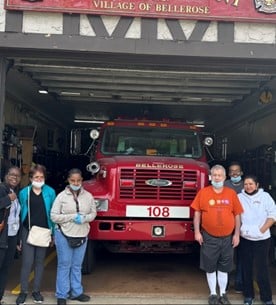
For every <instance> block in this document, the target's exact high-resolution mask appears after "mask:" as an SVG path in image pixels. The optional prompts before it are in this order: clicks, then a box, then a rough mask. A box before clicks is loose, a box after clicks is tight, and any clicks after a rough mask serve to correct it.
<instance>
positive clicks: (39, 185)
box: [32, 181, 45, 189]
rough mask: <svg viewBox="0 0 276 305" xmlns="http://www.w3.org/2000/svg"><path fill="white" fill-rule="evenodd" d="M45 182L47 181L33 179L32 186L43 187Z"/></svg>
mask: <svg viewBox="0 0 276 305" xmlns="http://www.w3.org/2000/svg"><path fill="white" fill-rule="evenodd" d="M44 184H45V181H33V182H32V186H33V187H35V188H38V189H41V188H42V186H43V185H44Z"/></svg>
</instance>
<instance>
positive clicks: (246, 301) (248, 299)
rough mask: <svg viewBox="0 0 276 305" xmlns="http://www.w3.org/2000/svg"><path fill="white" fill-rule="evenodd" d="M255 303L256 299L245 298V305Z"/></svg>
mask: <svg viewBox="0 0 276 305" xmlns="http://www.w3.org/2000/svg"><path fill="white" fill-rule="evenodd" d="M253 303H254V299H253V298H245V299H244V302H243V305H252V304H253Z"/></svg>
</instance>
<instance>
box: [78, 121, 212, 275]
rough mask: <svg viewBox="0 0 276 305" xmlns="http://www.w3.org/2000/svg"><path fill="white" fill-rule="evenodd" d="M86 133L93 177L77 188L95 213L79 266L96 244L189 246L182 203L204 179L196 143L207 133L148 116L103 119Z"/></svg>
mask: <svg viewBox="0 0 276 305" xmlns="http://www.w3.org/2000/svg"><path fill="white" fill-rule="evenodd" d="M90 135H91V137H92V138H93V139H94V141H95V149H94V154H93V157H94V161H93V162H91V163H90V164H88V166H87V170H88V171H90V172H91V173H92V174H93V178H92V179H91V180H87V181H85V182H84V183H83V186H84V188H85V189H86V190H88V191H89V192H91V193H92V194H93V196H94V198H95V200H96V205H97V211H98V214H97V218H96V220H95V221H93V222H92V223H91V230H90V234H89V243H88V247H87V253H86V257H85V260H84V263H83V272H84V273H89V272H90V271H91V270H92V268H93V265H94V259H95V257H94V256H95V248H96V246H97V245H99V244H100V245H101V246H104V247H105V248H106V249H108V250H109V251H112V252H164V253H166V252H175V253H176V252H179V253H187V252H190V251H191V249H192V248H193V247H194V246H195V242H194V232H193V221H192V218H193V211H192V210H191V208H190V204H191V202H192V200H193V198H194V197H195V195H196V194H197V192H198V191H199V190H200V189H201V188H203V187H204V186H206V185H207V184H208V182H209V166H208V164H207V161H206V155H205V149H204V145H208V144H211V142H212V141H211V138H205V139H203V138H202V136H201V132H200V129H199V128H198V127H196V126H194V125H189V124H184V123H179V122H169V121H160V122H159V121H148V120H114V121H109V122H106V123H105V124H103V125H102V126H101V128H100V132H98V131H97V130H96V129H95V130H92V131H91V133H90ZM204 140H205V141H204ZM204 143H205V144H204Z"/></svg>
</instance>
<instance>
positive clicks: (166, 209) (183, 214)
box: [126, 205, 190, 218]
mask: <svg viewBox="0 0 276 305" xmlns="http://www.w3.org/2000/svg"><path fill="white" fill-rule="evenodd" d="M126 216H127V217H154V218H156V217H158V218H189V217H190V208H189V207H170V206H156V205H127V207H126Z"/></svg>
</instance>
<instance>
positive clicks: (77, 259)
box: [55, 229, 87, 299]
mask: <svg viewBox="0 0 276 305" xmlns="http://www.w3.org/2000/svg"><path fill="white" fill-rule="evenodd" d="M55 244H56V251H57V277H56V297H57V298H60V299H67V298H68V297H73V298H74V297H77V296H79V295H80V294H82V293H83V286H82V284H81V276H82V274H81V267H82V261H83V258H84V255H85V250H86V245H87V241H86V242H85V243H84V244H83V245H81V246H80V247H78V248H71V247H70V246H69V245H68V242H67V240H66V238H65V237H64V235H63V234H62V233H61V232H60V230H59V229H56V230H55Z"/></svg>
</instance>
